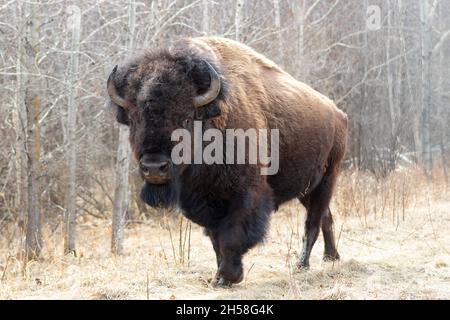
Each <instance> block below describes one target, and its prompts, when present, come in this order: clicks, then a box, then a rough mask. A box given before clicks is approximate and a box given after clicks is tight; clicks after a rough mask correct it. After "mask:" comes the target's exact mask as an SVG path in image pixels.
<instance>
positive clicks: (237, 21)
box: [234, 0, 244, 41]
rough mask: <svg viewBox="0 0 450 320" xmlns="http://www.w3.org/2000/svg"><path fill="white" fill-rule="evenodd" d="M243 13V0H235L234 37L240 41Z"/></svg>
mask: <svg viewBox="0 0 450 320" xmlns="http://www.w3.org/2000/svg"><path fill="white" fill-rule="evenodd" d="M243 15H244V0H236V13H235V18H234V28H235V30H236V31H235V39H236V40H237V41H242V19H243Z"/></svg>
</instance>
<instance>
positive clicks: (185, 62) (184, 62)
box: [178, 56, 211, 94]
mask: <svg viewBox="0 0 450 320" xmlns="http://www.w3.org/2000/svg"><path fill="white" fill-rule="evenodd" d="M178 64H179V65H180V66H181V67H182V69H183V71H184V72H185V73H186V74H187V76H188V78H189V79H190V80H191V81H192V83H193V84H194V85H195V87H196V88H197V92H196V93H197V94H203V93H205V92H206V91H207V90H208V89H209V87H210V84H211V77H210V71H209V66H208V64H207V63H206V62H205V61H204V60H202V59H198V58H193V57H189V56H188V57H181V58H179V59H178Z"/></svg>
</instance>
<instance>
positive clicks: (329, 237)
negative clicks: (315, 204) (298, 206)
mask: <svg viewBox="0 0 450 320" xmlns="http://www.w3.org/2000/svg"><path fill="white" fill-rule="evenodd" d="M322 234H323V240H324V243H325V251H324V254H323V260H324V261H336V260H339V258H340V257H339V253H338V251H337V248H336V242H335V241H334V230H333V217H332V216H331V211H330V208H328V210H327V212H326V214H325V215H324V216H323V217H322Z"/></svg>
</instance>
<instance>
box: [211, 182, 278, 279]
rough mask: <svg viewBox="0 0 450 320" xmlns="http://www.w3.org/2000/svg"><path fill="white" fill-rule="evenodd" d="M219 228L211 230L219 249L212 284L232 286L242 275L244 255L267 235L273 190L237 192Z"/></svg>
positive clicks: (215, 247)
mask: <svg viewBox="0 0 450 320" xmlns="http://www.w3.org/2000/svg"><path fill="white" fill-rule="evenodd" d="M233 199H234V200H233V202H232V203H231V205H230V208H229V214H228V215H227V216H226V217H224V218H223V220H222V221H221V223H220V225H219V227H218V228H216V229H214V230H209V234H210V238H211V240H212V242H213V247H214V249H215V251H216V255H217V262H218V270H217V274H216V277H215V279H214V281H213V285H218V286H230V285H231V284H233V283H239V282H241V281H242V279H243V266H242V256H243V255H244V254H245V253H246V252H247V251H248V250H249V249H250V248H252V247H254V246H255V245H256V244H257V243H259V242H261V241H262V240H263V238H264V236H265V233H266V228H267V225H268V219H269V215H270V213H271V211H272V210H273V200H272V193H271V191H270V190H269V188H268V187H267V189H266V190H265V191H264V190H263V191H259V192H256V191H255V192H248V193H247V194H245V195H243V196H236V197H234V198H233Z"/></svg>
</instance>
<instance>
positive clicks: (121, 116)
mask: <svg viewBox="0 0 450 320" xmlns="http://www.w3.org/2000/svg"><path fill="white" fill-rule="evenodd" d="M116 108H117V111H116V120H117V122H118V123H120V124H124V125H126V126H129V125H130V121H129V119H128V114H127V113H126V112H125V110H123V108H121V107H119V106H116Z"/></svg>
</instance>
